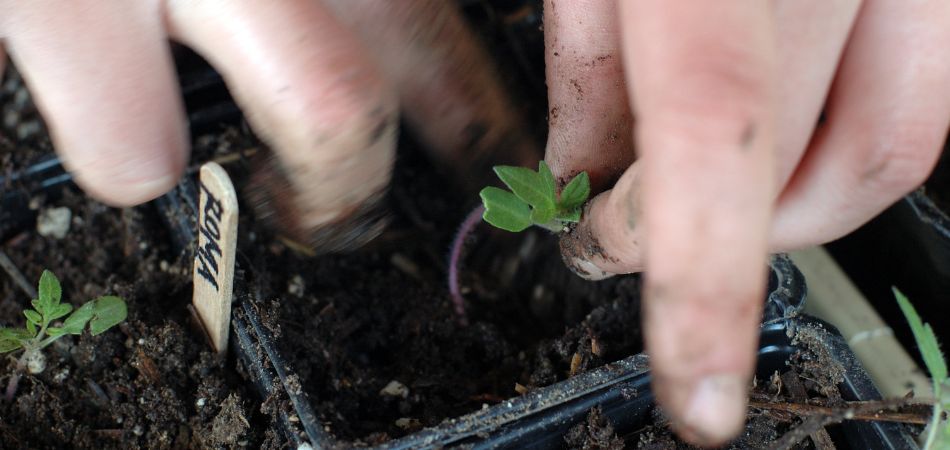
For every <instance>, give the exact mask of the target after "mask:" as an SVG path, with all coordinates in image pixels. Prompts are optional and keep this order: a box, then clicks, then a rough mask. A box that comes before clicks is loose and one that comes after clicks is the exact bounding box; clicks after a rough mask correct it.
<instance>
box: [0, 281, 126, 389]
mask: <svg viewBox="0 0 950 450" xmlns="http://www.w3.org/2000/svg"><path fill="white" fill-rule="evenodd" d="M38 293H39V295H38V297H39V298H37V299H33V302H32V304H33V309H26V310H25V311H23V315H24V316H26V326H25V327H24V328H0V353H9V352H13V351H17V350H21V349H22V350H23V355H22V356H21V357H20V359H19V360H18V361H17V370H18V371H19V370H23V369H24V368H25V369H26V370H27V371H29V372H30V373H31V374H37V373H40V372H42V371H43V370H45V369H46V358H45V357H44V356H43V353H42V350H43V349H44V348H45V347H46V346H48V345H50V344H52V343H53V342H54V341H56V340H57V339H59V338H61V337H63V336H65V335H67V334H75V335H79V334H82V332H83V330H84V329H85V328H86V325H87V324H88V325H89V331H90V333H92V335H93V336H95V335H97V334H100V333H102V332H104V331H106V330H108V329H109V328H112V327H113V326H114V325H116V324H118V323H119V322H122V321H123V320H125V317H126V314H127V311H126V307H125V300H122V299H121V298H119V297H114V296H105V297H99V298H97V299H95V300H90V301H88V302H86V304H84V305H82V306H80V307H79V308H78V309H75V310H74V309H73V306H72V305H70V304H69V303H62V302H61V299H62V294H63V290H62V287H60V284H59V280H58V279H56V276H55V275H53V273H52V272H50V271H48V270H44V271H43V274H42V275H41V276H40V283H39V289H38ZM64 317H65V319H64V320H63V322H62V325H59V326H51V325H52V324H53V321H54V320H57V319H62V318H64ZM14 378H18V377H14ZM11 384H12V387H10V386H8V391H7V393H8V396H12V392H11V389H12V391H15V390H16V384H15V382H14V379H11Z"/></svg>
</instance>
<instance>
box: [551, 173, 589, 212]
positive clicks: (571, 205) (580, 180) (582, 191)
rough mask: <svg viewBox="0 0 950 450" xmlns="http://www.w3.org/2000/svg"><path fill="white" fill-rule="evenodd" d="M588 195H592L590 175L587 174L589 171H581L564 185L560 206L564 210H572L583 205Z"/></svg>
mask: <svg viewBox="0 0 950 450" xmlns="http://www.w3.org/2000/svg"><path fill="white" fill-rule="evenodd" d="M588 196H590V177H588V176H587V172H581V173H579V174H577V176H575V177H574V179H573V180H571V181H570V183H567V186H564V190H562V191H561V200H560V201H559V202H558V208H559V209H561V210H562V211H571V210H573V209H576V208H578V207H580V206H581V205H583V204H584V202H586V201H587V197H588Z"/></svg>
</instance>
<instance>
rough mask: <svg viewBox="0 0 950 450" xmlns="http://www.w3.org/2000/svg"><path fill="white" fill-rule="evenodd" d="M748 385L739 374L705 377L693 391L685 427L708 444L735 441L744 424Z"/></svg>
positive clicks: (684, 419) (684, 422) (684, 421)
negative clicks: (733, 439)
mask: <svg viewBox="0 0 950 450" xmlns="http://www.w3.org/2000/svg"><path fill="white" fill-rule="evenodd" d="M747 397H748V383H746V381H745V378H744V377H739V376H736V375H714V376H709V377H706V378H703V379H702V380H700V382H699V383H697V384H696V387H695V388H694V390H693V395H692V398H691V399H690V401H689V403H688V405H689V406H688V407H687V409H686V415H685V416H684V417H683V424H684V425H685V426H686V427H687V428H688V429H689V430H690V431H692V432H693V433H695V434H696V435H698V436H700V437H701V438H702V440H703V441H706V444H722V443H724V442H726V441H728V440H729V439H732V438H734V437H735V436H736V435H737V434H738V433H739V431H740V430H741V428H742V425H743V424H744V423H745V412H746V399H747Z"/></svg>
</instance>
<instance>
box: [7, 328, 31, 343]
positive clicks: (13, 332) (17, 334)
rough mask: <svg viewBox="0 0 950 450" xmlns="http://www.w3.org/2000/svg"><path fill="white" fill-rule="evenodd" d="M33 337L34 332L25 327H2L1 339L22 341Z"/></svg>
mask: <svg viewBox="0 0 950 450" xmlns="http://www.w3.org/2000/svg"><path fill="white" fill-rule="evenodd" d="M31 337H33V333H30V332H29V331H28V330H26V329H24V328H0V340H8V339H12V340H17V341H22V340H26V339H29V338H31Z"/></svg>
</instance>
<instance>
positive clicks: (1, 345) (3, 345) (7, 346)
mask: <svg viewBox="0 0 950 450" xmlns="http://www.w3.org/2000/svg"><path fill="white" fill-rule="evenodd" d="M20 347H23V341H18V340H15V339H0V353H9V352H12V351H14V350H18V349H19V348H20Z"/></svg>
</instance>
